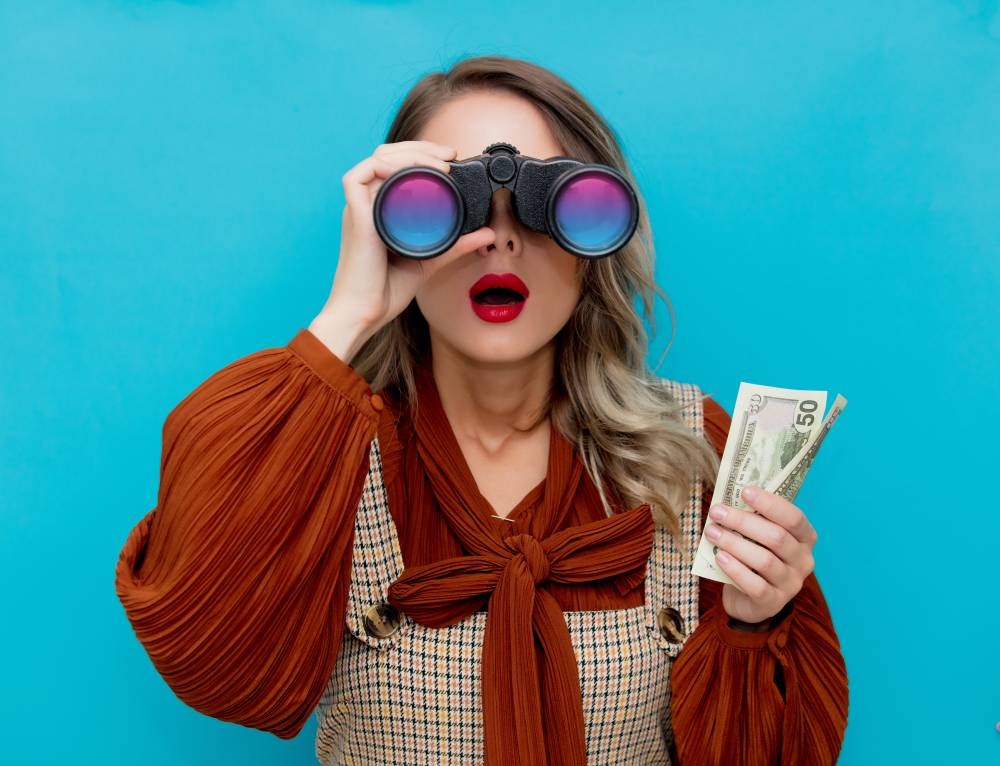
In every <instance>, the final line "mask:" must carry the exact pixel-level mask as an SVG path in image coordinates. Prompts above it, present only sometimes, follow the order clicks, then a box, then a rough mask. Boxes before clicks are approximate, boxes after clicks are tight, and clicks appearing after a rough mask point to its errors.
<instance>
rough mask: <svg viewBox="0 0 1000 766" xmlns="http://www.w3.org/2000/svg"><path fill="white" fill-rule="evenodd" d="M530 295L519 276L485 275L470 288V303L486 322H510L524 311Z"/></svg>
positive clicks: (477, 314)
mask: <svg viewBox="0 0 1000 766" xmlns="http://www.w3.org/2000/svg"><path fill="white" fill-rule="evenodd" d="M528 295H529V292H528V286H527V285H526V284H524V282H522V281H521V279H520V277H518V276H517V274H510V273H508V274H484V275H483V276H482V277H480V278H479V279H478V280H477V281H476V283H475V284H474V285H473V286H472V287H470V288H469V303H470V304H471V306H472V310H473V311H474V312H475V313H476V316H478V317H479V318H480V319H482V320H484V321H486V322H509V321H511V320H512V319H514V318H515V317H516V316H517V315H518V314H520V313H521V311H522V310H523V309H524V304H525V303H526V302H527V300H528Z"/></svg>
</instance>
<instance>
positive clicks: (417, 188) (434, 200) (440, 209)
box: [380, 171, 461, 252]
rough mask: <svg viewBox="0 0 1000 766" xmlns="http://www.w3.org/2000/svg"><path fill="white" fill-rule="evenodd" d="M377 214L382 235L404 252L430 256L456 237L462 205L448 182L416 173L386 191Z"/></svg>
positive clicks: (426, 174)
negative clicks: (400, 247) (426, 253)
mask: <svg viewBox="0 0 1000 766" xmlns="http://www.w3.org/2000/svg"><path fill="white" fill-rule="evenodd" d="M380 213H381V220H382V226H383V227H384V229H385V233H386V234H387V235H388V237H389V238H390V239H392V240H394V241H395V242H397V243H399V244H400V245H402V247H403V249H405V250H409V251H416V252H421V251H426V252H433V251H435V250H437V249H439V248H440V247H441V245H442V244H444V243H445V242H447V241H448V240H449V239H451V238H452V237H453V236H454V235H455V233H456V229H458V227H459V225H460V223H461V202H460V200H459V199H458V196H457V194H456V193H455V190H454V188H452V187H451V186H450V185H449V184H448V182H447V181H445V180H444V179H442V178H440V177H438V176H436V175H433V174H431V173H426V172H421V171H415V172H412V173H408V174H406V175H404V176H402V177H400V178H399V179H397V180H396V181H394V182H393V184H392V185H391V187H390V188H388V189H386V191H385V194H384V196H383V199H382V206H381V211H380Z"/></svg>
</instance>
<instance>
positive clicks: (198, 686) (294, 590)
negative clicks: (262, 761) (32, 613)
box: [115, 328, 382, 739]
mask: <svg viewBox="0 0 1000 766" xmlns="http://www.w3.org/2000/svg"><path fill="white" fill-rule="evenodd" d="M381 405H382V402H381V398H380V397H378V396H375V397H374V398H373V396H372V392H371V390H370V388H369V386H368V383H367V382H366V381H365V379H364V378H362V377H361V376H360V375H359V374H358V373H357V372H356V371H355V370H354V369H353V368H352V367H350V366H349V365H348V364H346V363H345V362H343V361H342V360H341V359H339V358H338V357H337V356H336V355H335V354H334V353H333V352H332V351H330V350H329V349H328V348H327V346H326V345H325V344H324V343H323V342H322V341H320V340H319V339H318V338H317V337H316V336H315V335H313V334H312V333H311V332H310V331H309V330H308V329H307V328H303V329H301V330H300V331H299V332H298V333H297V334H296V336H295V337H294V338H293V339H292V340H291V342H290V343H289V344H288V345H287V346H282V347H277V348H268V349H264V350H260V351H257V352H254V353H251V354H249V355H248V356H244V357H242V358H240V359H237V360H236V361H234V362H232V363H230V364H229V365H227V366H226V367H224V368H222V369H221V370H219V371H217V372H215V373H214V374H212V375H211V376H210V377H209V378H208V379H206V380H205V381H204V382H202V383H201V384H200V385H199V386H198V387H197V388H195V389H194V390H193V391H192V392H191V393H189V394H188V395H187V396H186V397H185V398H184V399H183V400H182V401H180V403H179V404H177V405H176V407H175V408H174V409H173V410H172V411H171V412H170V413H169V414H168V416H167V418H166V420H165V422H164V425H163V446H162V456H161V464H160V485H159V490H158V494H157V504H156V507H154V508H153V509H152V510H151V511H149V513H148V514H146V516H145V517H144V518H143V519H142V520H141V521H139V523H138V524H137V525H135V527H134V528H133V529H132V530H131V532H130V533H129V534H128V536H127V539H126V541H125V544H124V546H123V548H122V550H121V552H120V554H119V558H118V561H117V564H116V568H115V590H116V592H117V595H118V598H119V600H120V601H121V603H122V605H123V606H124V608H125V612H126V615H127V616H128V619H129V621H130V623H131V625H132V628H133V629H134V631H135V634H136V636H137V638H138V639H139V641H140V642H141V643H142V645H143V646H144V647H145V649H146V651H147V653H148V654H149V657H150V659H151V660H152V663H153V665H154V666H155V668H156V670H157V671H158V672H159V673H160V674H161V675H162V676H163V678H164V680H165V681H166V682H167V684H168V685H169V686H170V688H171V689H172V690H173V691H174V693H175V694H176V695H177V696H178V697H179V698H180V699H181V700H183V701H184V702H185V703H186V704H188V705H190V706H191V707H193V708H194V709H196V710H198V711H199V712H201V713H204V714H206V715H209V716H212V717H214V718H218V719H221V720H223V721H229V722H232V723H238V724H241V725H243V726H249V727H252V728H255V729H261V730H264V731H269V732H271V733H273V734H275V735H276V736H278V737H281V738H283V739H290V738H292V737H294V736H295V735H296V734H298V732H299V731H300V730H301V729H302V727H303V725H304V724H305V723H306V721H307V720H308V719H309V716H310V715H311V712H312V711H313V709H314V708H315V706H316V705H317V703H318V701H319V699H320V697H321V695H322V692H323V688H324V685H325V682H326V680H327V678H328V676H329V674H330V672H331V671H332V668H333V665H334V662H335V661H336V656H337V651H338V648H339V646H340V640H341V637H342V633H343V628H344V611H345V607H346V600H347V588H348V585H349V580H350V571H351V553H352V546H353V539H354V518H355V510H356V508H357V503H358V500H359V498H360V494H361V491H362V488H363V485H364V480H365V476H366V473H367V470H368V458H369V449H370V442H371V440H372V437H373V436H374V435H375V434H376V433H379V424H380V414H379V413H380V410H381Z"/></svg>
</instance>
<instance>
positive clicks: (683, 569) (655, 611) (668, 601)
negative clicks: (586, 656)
mask: <svg viewBox="0 0 1000 766" xmlns="http://www.w3.org/2000/svg"><path fill="white" fill-rule="evenodd" d="M661 381H662V383H663V384H664V386H666V388H667V390H668V391H670V393H671V394H672V395H673V397H674V400H675V401H676V402H677V403H678V404H680V405H681V407H682V410H681V416H682V417H683V420H684V422H685V423H686V424H687V426H688V427H689V428H690V429H691V431H692V432H693V433H694V434H695V435H697V436H698V437H700V438H704V436H705V421H704V417H705V409H704V401H703V400H704V396H703V394H702V392H701V389H700V388H699V387H698V386H696V385H695V384H693V383H678V382H677V381H672V380H668V379H666V378H661ZM703 488H704V482H703V481H702V479H701V477H696V478H695V480H694V481H692V482H691V487H690V490H689V494H688V501H687V504H686V505H685V506H684V507H683V508H681V509H680V511H681V514H680V526H681V534H680V538H679V539H678V540H675V539H674V538H673V536H672V535H671V534H670V533H669V532H668V531H667V530H666V529H665V528H664V527H661V526H657V527H656V529H655V530H654V531H653V549H652V552H651V553H650V557H649V566H648V567H647V569H646V625H647V627H648V628H649V629H650V631H651V632H652V633H653V635H654V636H655V638H656V640H657V642H658V643H659V645H660V647H661V648H662V649H664V650H665V651H666V652H667V653H668V654H669V655H670V656H671V657H676V656H677V655H678V654H679V653H680V651H681V649H682V648H683V646H684V643H685V642H686V641H687V638H688V636H690V635H691V634H692V633H693V632H694V630H695V628H697V627H698V585H699V582H698V575H696V574H694V573H692V571H691V569H692V567H693V566H694V557H695V554H696V553H697V550H698V543H699V541H700V539H701V502H702V491H703Z"/></svg>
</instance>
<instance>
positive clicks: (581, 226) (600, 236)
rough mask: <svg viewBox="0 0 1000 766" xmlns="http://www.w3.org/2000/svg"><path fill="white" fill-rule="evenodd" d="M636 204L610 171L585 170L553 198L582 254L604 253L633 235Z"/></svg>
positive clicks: (561, 223) (562, 225) (559, 220)
mask: <svg viewBox="0 0 1000 766" xmlns="http://www.w3.org/2000/svg"><path fill="white" fill-rule="evenodd" d="M634 207H635V203H634V201H633V198H632V195H631V194H630V193H629V191H628V189H626V188H625V187H624V186H623V185H622V183H621V181H619V180H618V179H617V178H616V177H615V176H613V175H611V174H609V173H602V172H599V171H597V172H584V173H579V174H577V175H575V176H574V177H572V178H571V179H569V180H568V181H567V182H566V183H565V184H563V186H562V187H561V188H560V189H559V191H558V193H557V196H556V198H555V200H553V213H554V218H555V223H556V225H557V226H558V227H559V231H560V233H561V234H562V236H563V237H564V238H565V239H566V240H567V241H568V242H569V243H570V244H571V245H572V246H573V247H574V248H575V249H577V250H579V251H581V252H582V253H586V252H588V251H590V252H603V251H606V250H608V249H609V248H612V247H614V246H616V245H619V244H620V240H622V239H623V238H624V237H625V236H627V235H630V234H631V228H632V219H633V216H634V214H635V212H634Z"/></svg>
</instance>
